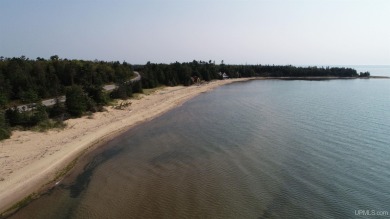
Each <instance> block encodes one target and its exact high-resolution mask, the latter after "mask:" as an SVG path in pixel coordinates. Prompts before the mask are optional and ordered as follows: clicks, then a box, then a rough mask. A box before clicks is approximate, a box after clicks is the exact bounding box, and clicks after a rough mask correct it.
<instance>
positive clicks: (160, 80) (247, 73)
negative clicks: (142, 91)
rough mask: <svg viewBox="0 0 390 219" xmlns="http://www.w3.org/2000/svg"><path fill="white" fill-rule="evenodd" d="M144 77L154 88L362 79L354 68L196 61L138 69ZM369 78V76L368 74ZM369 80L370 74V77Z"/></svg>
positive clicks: (145, 82)
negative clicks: (226, 81) (244, 80)
mask: <svg viewBox="0 0 390 219" xmlns="http://www.w3.org/2000/svg"><path fill="white" fill-rule="evenodd" d="M136 68H137V69H138V70H139V71H140V72H141V73H142V85H143V87H145V88H152V87H156V86H158V85H167V86H175V85H177V84H182V85H185V86H187V85H191V84H192V83H194V81H195V80H194V79H197V78H200V79H201V80H204V81H209V80H213V79H222V75H221V74H222V73H225V74H226V75H227V76H228V77H229V78H240V77H255V76H257V77H358V76H359V75H358V74H357V72H356V70H354V69H351V68H338V67H333V68H329V67H326V68H323V67H322V68H320V67H295V66H291V65H287V66H276V65H226V64H224V63H223V61H222V62H221V64H219V65H216V64H215V62H212V61H208V62H204V61H192V62H185V63H178V62H175V63H171V64H152V63H150V62H148V63H147V64H146V65H144V66H136ZM364 75H366V74H364ZM368 76H369V73H368Z"/></svg>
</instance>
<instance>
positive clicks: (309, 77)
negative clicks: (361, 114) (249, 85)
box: [254, 76, 390, 80]
mask: <svg viewBox="0 0 390 219" xmlns="http://www.w3.org/2000/svg"><path fill="white" fill-rule="evenodd" d="M254 79H255V80H338V79H342V80H346V79H390V77H388V76H370V77H333V76H329V77H323V76H319V77H313V76H308V77H255V78H254Z"/></svg>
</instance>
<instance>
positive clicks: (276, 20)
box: [0, 0, 390, 65]
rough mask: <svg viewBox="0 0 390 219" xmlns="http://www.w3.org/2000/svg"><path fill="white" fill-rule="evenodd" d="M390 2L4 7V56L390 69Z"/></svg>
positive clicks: (247, 0) (25, 1)
mask: <svg viewBox="0 0 390 219" xmlns="http://www.w3.org/2000/svg"><path fill="white" fill-rule="evenodd" d="M389 23H390V1H389V0H66V1H59V0H0V56H4V57H20V56H22V55H24V56H26V57H28V58H30V59H35V58H37V57H43V58H49V57H50V56H52V55H58V56H59V57H60V58H68V59H85V60H95V59H98V60H105V61H126V62H129V63H132V64H145V63H146V62H148V61H151V62H155V63H171V62H175V61H179V62H188V61H192V60H203V61H208V60H212V61H215V62H216V63H220V62H221V60H224V63H226V64H276V65H289V64H291V65H379V64H390V24H389Z"/></svg>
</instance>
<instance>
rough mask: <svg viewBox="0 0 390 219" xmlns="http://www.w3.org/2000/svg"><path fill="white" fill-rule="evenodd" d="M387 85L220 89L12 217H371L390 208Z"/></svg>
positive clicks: (134, 134) (266, 84)
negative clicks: (364, 212) (369, 214)
mask: <svg viewBox="0 0 390 219" xmlns="http://www.w3.org/2000/svg"><path fill="white" fill-rule="evenodd" d="M389 85H390V80H383V79H382V80H379V79H377V80H373V79H370V80H363V79H358V80H331V81H282V80H267V81H250V82H244V83H235V84H231V85H227V86H223V87H220V88H218V89H216V90H214V91H212V92H210V93H206V94H202V95H200V96H198V97H196V98H194V99H193V100H191V101H189V102H187V103H186V104H184V105H183V106H182V107H180V108H177V109H174V110H172V111H170V112H168V113H167V114H165V115H163V116H161V117H159V118H157V119H155V120H153V121H150V122H148V123H145V124H143V125H140V126H138V127H136V128H134V129H132V130H129V131H128V132H127V133H125V134H124V135H122V136H121V137H119V138H117V139H114V140H113V141H111V142H109V143H108V145H107V146H106V147H104V149H101V150H100V152H99V153H97V154H96V155H94V156H90V157H89V158H85V159H87V160H86V163H87V164H86V165H85V167H83V171H81V172H79V173H77V174H76V176H77V177H75V179H74V180H73V179H68V180H65V181H64V183H63V184H61V185H60V186H58V187H56V188H55V189H54V190H52V191H50V192H49V193H48V194H47V195H44V196H43V197H42V198H40V199H38V200H37V201H35V202H33V203H31V204H30V205H29V206H27V207H26V208H24V209H22V210H21V211H20V212H18V213H17V214H16V215H14V216H13V218H359V217H361V218H364V217H363V216H359V215H356V211H357V210H376V211H390V183H389V182H390V170H389V167H390V159H389V157H390V137H389V136H390V135H389V134H390V86H389Z"/></svg>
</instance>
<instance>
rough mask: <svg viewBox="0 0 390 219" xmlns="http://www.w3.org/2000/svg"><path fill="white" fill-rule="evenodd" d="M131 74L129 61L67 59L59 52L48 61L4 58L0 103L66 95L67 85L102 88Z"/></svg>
mask: <svg viewBox="0 0 390 219" xmlns="http://www.w3.org/2000/svg"><path fill="white" fill-rule="evenodd" d="M132 76H133V68H132V66H131V65H130V64H128V63H126V62H123V63H120V62H104V61H83V60H67V59H59V57H58V56H56V55H54V56H52V57H50V59H48V60H45V59H43V58H37V59H36V60H30V59H28V58H26V57H24V56H22V57H19V58H3V57H1V58H0V106H5V105H7V104H8V103H9V102H13V101H18V102H22V103H32V102H37V101H38V100H40V99H45V98H49V97H56V96H60V95H64V94H65V92H66V87H69V86H73V85H79V86H82V87H85V88H87V87H96V88H99V87H100V88H101V87H102V86H103V85H104V84H107V83H119V82H122V81H126V80H128V79H129V78H130V77H132Z"/></svg>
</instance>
